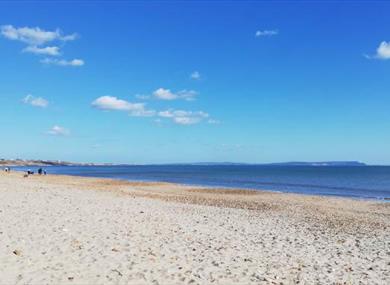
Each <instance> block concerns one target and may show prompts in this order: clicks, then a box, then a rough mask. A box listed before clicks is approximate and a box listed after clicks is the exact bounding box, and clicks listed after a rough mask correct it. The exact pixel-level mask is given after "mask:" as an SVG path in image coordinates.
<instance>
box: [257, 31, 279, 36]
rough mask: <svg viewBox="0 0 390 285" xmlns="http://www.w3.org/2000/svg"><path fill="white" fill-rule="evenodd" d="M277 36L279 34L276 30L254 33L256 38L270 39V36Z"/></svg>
mask: <svg viewBox="0 0 390 285" xmlns="http://www.w3.org/2000/svg"><path fill="white" fill-rule="evenodd" d="M278 34H279V31H278V30H263V31H256V37H270V36H276V35H278Z"/></svg>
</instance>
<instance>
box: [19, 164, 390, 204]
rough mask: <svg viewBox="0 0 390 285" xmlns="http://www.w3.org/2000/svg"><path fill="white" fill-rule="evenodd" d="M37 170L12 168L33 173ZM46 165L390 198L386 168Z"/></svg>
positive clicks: (116, 175) (134, 177) (73, 171)
mask: <svg viewBox="0 0 390 285" xmlns="http://www.w3.org/2000/svg"><path fill="white" fill-rule="evenodd" d="M38 168H39V167H31V166H30V167H17V168H15V169H18V170H27V169H31V170H33V171H35V172H36V171H37V169H38ZM44 169H45V170H46V171H47V173H48V174H66V175H74V176H86V177H104V178H113V179H122V180H128V181H148V182H149V181H161V182H173V183H180V184H186V185H196V186H207V187H211V188H221V187H222V188H240V189H252V190H266V191H277V192H288V193H300V194H310V195H323V196H340V197H351V198H357V199H379V200H386V201H388V200H390V166H296V165H119V166H48V167H44ZM216 191H217V190H216Z"/></svg>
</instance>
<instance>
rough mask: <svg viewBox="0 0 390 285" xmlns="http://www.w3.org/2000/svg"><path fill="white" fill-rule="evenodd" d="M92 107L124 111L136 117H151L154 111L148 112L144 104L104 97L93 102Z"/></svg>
mask: <svg viewBox="0 0 390 285" xmlns="http://www.w3.org/2000/svg"><path fill="white" fill-rule="evenodd" d="M92 107H94V108H97V109H100V110H104V111H124V112H128V113H129V115H131V116H134V117H150V116H154V115H155V113H156V112H155V111H154V110H147V109H146V108H145V104H144V103H131V102H128V101H126V100H122V99H118V98H117V97H113V96H102V97H99V98H97V99H96V100H94V101H93V102H92Z"/></svg>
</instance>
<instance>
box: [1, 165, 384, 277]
mask: <svg viewBox="0 0 390 285" xmlns="http://www.w3.org/2000/svg"><path fill="white" fill-rule="evenodd" d="M298 283H299V284H390V203H382V202H376V201H359V200H352V199H342V198H325V197H315V196H304V195H295V194H281V193H270V192H260V191H245V190H223V189H206V188H196V187H189V186H182V185H175V184H168V183H131V182H125V181H114V180H108V179H93V178H81V177H70V176H55V175H48V176H30V177H28V178H23V176H22V174H21V173H18V172H14V173H11V174H6V173H1V174H0V284H298Z"/></svg>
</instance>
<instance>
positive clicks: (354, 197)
mask: <svg viewBox="0 0 390 285" xmlns="http://www.w3.org/2000/svg"><path fill="white" fill-rule="evenodd" d="M15 167H16V168H20V167H36V168H40V167H45V166H40V165H38V166H37V165H32V166H15ZM46 167H47V166H46ZM48 167H49V168H50V167H52V166H48ZM69 167H73V166H69ZM76 167H77V166H76ZM13 171H14V172H24V171H23V170H13ZM34 175H37V174H34ZM48 175H57V176H69V177H84V178H91V179H111V180H119V181H124V182H130V183H132V182H134V183H169V184H172V185H181V186H184V187H197V188H205V189H226V190H229V189H230V190H243V191H257V192H270V193H281V194H296V195H304V196H314V197H324V198H327V197H328V198H341V199H351V200H358V201H377V202H383V203H390V197H362V196H358V195H338V194H315V193H303V192H299V191H283V190H272V189H264V188H261V189H260V188H245V187H234V186H224V185H222V186H220V185H214V186H210V185H203V184H196V183H193V184H192V183H176V182H167V181H158V180H141V179H140V180H138V179H134V180H132V179H126V178H120V177H99V176H85V175H76V174H75V175H72V174H48Z"/></svg>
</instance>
